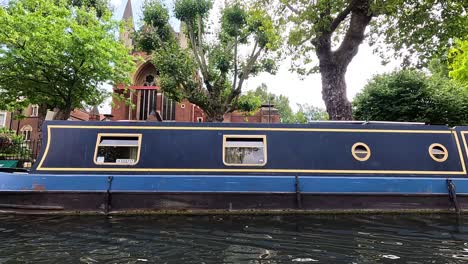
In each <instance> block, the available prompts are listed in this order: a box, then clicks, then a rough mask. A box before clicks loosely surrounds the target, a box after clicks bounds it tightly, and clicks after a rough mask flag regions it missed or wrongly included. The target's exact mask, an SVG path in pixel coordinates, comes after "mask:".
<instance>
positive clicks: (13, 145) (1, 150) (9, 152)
mask: <svg viewBox="0 0 468 264" xmlns="http://www.w3.org/2000/svg"><path fill="white" fill-rule="evenodd" d="M29 154H30V151H29V149H27V148H26V147H25V146H23V137H22V136H20V135H16V133H15V131H13V130H9V129H7V128H4V127H3V128H0V159H2V158H3V159H5V158H9V157H26V156H28V155H29Z"/></svg>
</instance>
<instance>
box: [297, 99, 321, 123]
mask: <svg viewBox="0 0 468 264" xmlns="http://www.w3.org/2000/svg"><path fill="white" fill-rule="evenodd" d="M298 106H299V110H298V111H297V113H296V115H297V116H298V119H305V122H303V123H306V122H312V121H325V120H329V117H328V113H327V112H326V111H325V110H324V109H322V108H320V107H316V106H313V105H308V104H302V105H301V104H298Z"/></svg>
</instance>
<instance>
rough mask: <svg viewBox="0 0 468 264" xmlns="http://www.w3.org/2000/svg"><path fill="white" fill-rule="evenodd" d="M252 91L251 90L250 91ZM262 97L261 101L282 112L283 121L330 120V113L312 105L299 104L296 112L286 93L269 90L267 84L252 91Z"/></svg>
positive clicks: (294, 122)
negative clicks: (279, 93) (275, 92)
mask: <svg viewBox="0 0 468 264" xmlns="http://www.w3.org/2000/svg"><path fill="white" fill-rule="evenodd" d="M249 93H251V91H249ZM253 96H255V97H259V98H261V103H263V104H272V105H274V107H275V108H276V109H278V112H279V114H280V118H281V123H290V124H298V123H307V122H310V121H314V120H328V114H327V113H326V112H325V111H324V110H323V109H321V108H318V107H314V106H311V105H307V104H304V105H298V106H299V110H298V111H297V112H294V111H293V110H292V109H291V105H290V102H289V98H288V97H287V96H284V95H282V94H281V95H275V94H273V93H270V92H268V91H267V86H266V84H262V85H261V86H259V87H257V89H255V90H254V91H253V93H252V97H253Z"/></svg>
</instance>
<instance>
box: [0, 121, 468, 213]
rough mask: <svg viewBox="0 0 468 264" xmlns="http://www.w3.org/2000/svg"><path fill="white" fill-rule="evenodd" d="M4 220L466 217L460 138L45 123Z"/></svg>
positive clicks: (411, 128)
mask: <svg viewBox="0 0 468 264" xmlns="http://www.w3.org/2000/svg"><path fill="white" fill-rule="evenodd" d="M42 131H43V136H42V138H43V139H42V140H43V142H42V143H43V144H42V149H41V153H40V154H39V157H38V159H37V161H36V162H35V163H34V165H33V167H32V168H31V170H30V171H28V172H18V171H16V172H15V171H13V172H5V171H4V172H0V212H3V213H106V214H118V213H147V212H149V213H210V212H215V213H219V212H227V213H263V212H268V213H270V212H273V213H275V212H301V213H302V212H359V211H364V212H367V211H377V212H392V211H405V212H406V211H410V212H411V211H417V212H421V211H430V212H433V211H439V212H442V211H446V212H460V211H462V210H463V209H466V208H467V207H468V175H467V171H466V166H467V164H466V160H467V159H468V156H467V155H468V146H467V133H468V127H456V128H450V127H447V126H438V125H424V124H412V123H389V122H384V123H379V122H347V123H341V122H317V123H310V124H304V125H299V124H295V125H289V124H231V123H166V122H73V121H47V122H45V123H44V126H43V129H42Z"/></svg>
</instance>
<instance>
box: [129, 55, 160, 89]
mask: <svg viewBox="0 0 468 264" xmlns="http://www.w3.org/2000/svg"><path fill="white" fill-rule="evenodd" d="M149 75H151V76H153V77H154V78H155V83H156V85H157V79H158V76H159V72H158V70H157V69H156V67H155V66H154V64H153V63H152V62H151V61H147V62H145V63H143V64H142V65H140V67H138V69H137V71H136V72H135V75H134V76H133V85H136V86H143V85H144V84H145V82H146V78H147V77H148V76H149Z"/></svg>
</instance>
